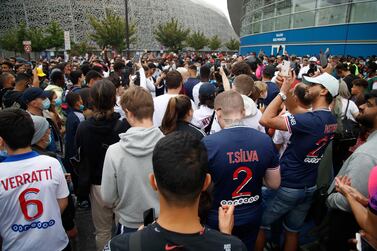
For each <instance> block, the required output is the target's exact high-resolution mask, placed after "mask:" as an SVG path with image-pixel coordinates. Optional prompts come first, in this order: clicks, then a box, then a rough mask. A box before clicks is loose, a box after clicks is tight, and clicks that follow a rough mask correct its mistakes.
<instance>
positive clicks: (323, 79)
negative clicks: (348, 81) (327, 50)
mask: <svg viewBox="0 0 377 251" xmlns="http://www.w3.org/2000/svg"><path fill="white" fill-rule="evenodd" d="M302 80H303V82H304V83H305V84H320V85H322V86H323V87H325V88H326V89H327V90H328V91H329V92H330V94H331V95H332V96H333V97H335V96H337V95H338V93H339V80H337V79H336V78H334V77H333V76H331V75H330V74H328V73H327V72H325V73H323V74H321V75H319V76H318V77H314V78H311V77H307V76H304V77H303V79H302Z"/></svg>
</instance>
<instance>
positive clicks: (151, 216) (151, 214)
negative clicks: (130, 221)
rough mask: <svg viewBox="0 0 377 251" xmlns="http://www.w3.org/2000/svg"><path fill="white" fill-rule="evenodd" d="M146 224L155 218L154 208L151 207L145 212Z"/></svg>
mask: <svg viewBox="0 0 377 251" xmlns="http://www.w3.org/2000/svg"><path fill="white" fill-rule="evenodd" d="M143 218H144V226H148V225H149V224H151V223H152V222H153V221H154V220H155V212H154V208H150V209H148V210H146V211H144V213H143Z"/></svg>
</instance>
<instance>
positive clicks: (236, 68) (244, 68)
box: [231, 61, 251, 76]
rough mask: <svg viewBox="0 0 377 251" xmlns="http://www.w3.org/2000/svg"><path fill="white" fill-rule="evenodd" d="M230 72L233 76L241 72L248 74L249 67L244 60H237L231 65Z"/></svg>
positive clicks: (249, 71)
mask: <svg viewBox="0 0 377 251" xmlns="http://www.w3.org/2000/svg"><path fill="white" fill-rule="evenodd" d="M231 72H232V74H233V75H234V76H238V75H241V74H246V75H249V76H250V75H251V68H250V66H249V65H248V64H247V63H246V62H244V61H242V62H238V63H235V64H234V65H232V69H231Z"/></svg>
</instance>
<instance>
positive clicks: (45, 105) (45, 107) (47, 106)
mask: <svg viewBox="0 0 377 251" xmlns="http://www.w3.org/2000/svg"><path fill="white" fill-rule="evenodd" d="M42 105H43V110H48V109H50V105H51V102H50V100H49V99H48V98H46V99H44V100H43V103H42Z"/></svg>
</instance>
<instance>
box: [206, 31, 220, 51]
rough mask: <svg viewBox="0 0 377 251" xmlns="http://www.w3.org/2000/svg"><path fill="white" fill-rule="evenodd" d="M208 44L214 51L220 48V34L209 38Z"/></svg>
mask: <svg viewBox="0 0 377 251" xmlns="http://www.w3.org/2000/svg"><path fill="white" fill-rule="evenodd" d="M208 46H209V48H210V49H211V50H212V51H215V50H217V49H219V48H220V47H221V40H220V38H219V36H218V35H215V36H213V37H211V39H210V40H209V43H208Z"/></svg>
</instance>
